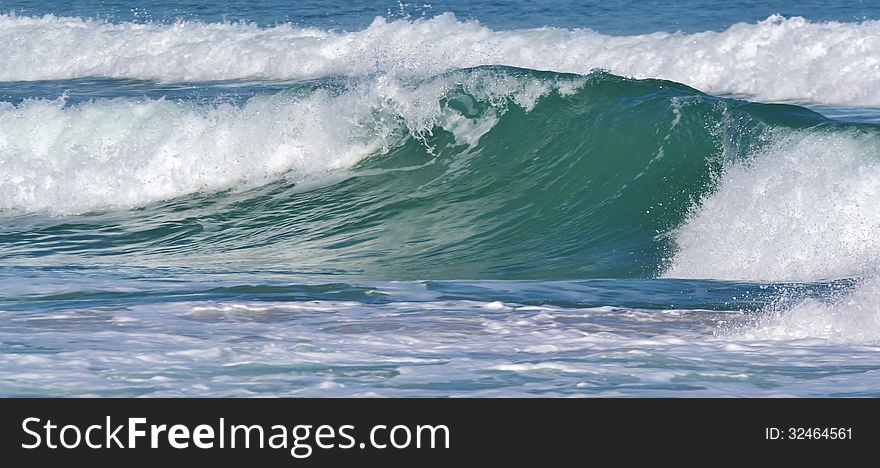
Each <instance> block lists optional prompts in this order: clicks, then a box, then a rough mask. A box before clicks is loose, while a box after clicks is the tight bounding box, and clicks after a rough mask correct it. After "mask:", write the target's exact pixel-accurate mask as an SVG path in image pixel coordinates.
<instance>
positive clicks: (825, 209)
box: [665, 130, 880, 281]
mask: <svg viewBox="0 0 880 468" xmlns="http://www.w3.org/2000/svg"><path fill="white" fill-rule="evenodd" d="M772 139H773V142H772V143H771V144H769V145H767V146H764V147H761V148H760V149H756V150H755V154H753V155H752V156H751V157H750V158H748V159H747V160H745V161H742V162H739V163H732V164H729V165H728V167H727V168H726V169H725V172H724V174H723V175H721V176H720V182H719V186H718V188H717V190H715V191H714V192H712V193H710V194H709V195H708V196H706V197H705V198H704V199H703V200H702V201H700V202H699V204H698V205H697V206H696V207H695V208H694V210H693V212H692V214H691V215H690V217H689V218H688V219H687V221H686V222H685V223H684V225H683V226H682V227H681V228H679V229H678V230H677V231H676V232H675V233H674V237H675V241H676V243H677V244H678V248H679V250H678V253H677V254H676V255H675V256H674V258H673V260H672V265H671V267H670V268H669V269H668V271H667V272H666V274H665V276H667V277H677V278H714V279H729V280H758V281H819V280H826V279H836V278H847V277H857V276H864V275H870V274H873V273H874V272H876V270H877V268H878V266H880V159H878V155H880V139H878V137H877V136H876V135H875V134H871V133H862V132H859V131H840V130H837V131H798V132H790V131H779V132H777V135H776V136H775V137H772Z"/></svg>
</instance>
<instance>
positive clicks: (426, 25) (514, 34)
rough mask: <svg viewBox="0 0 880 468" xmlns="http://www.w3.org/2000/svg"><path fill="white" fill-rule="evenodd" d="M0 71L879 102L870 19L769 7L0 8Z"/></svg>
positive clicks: (878, 33)
mask: <svg viewBox="0 0 880 468" xmlns="http://www.w3.org/2000/svg"><path fill="white" fill-rule="evenodd" d="M0 42H2V43H4V44H7V48H6V50H5V53H4V54H3V55H2V56H0V80H5V81H29V80H50V79H70V78H79V77H117V78H136V79H150V80H160V81H205V80H229V79H250V78H260V79H281V80H290V79H306V78H315V77H323V76H330V75H348V76H356V75H365V74H371V73H379V72H384V73H395V74H400V75H409V76H412V75H417V76H422V77H424V76H431V75H435V74H438V73H441V72H443V71H447V70H451V69H456V68H467V67H475V66H480V65H507V66H514V67H520V68H530V69H539V70H551V71H557V72H567V73H579V74H586V73H589V72H590V71H591V70H593V69H596V68H603V69H607V70H609V71H611V72H612V73H615V74H619V75H626V76H632V77H636V78H661V79H668V80H673V81H678V82H681V83H685V84H688V85H690V86H694V87H696V88H699V89H702V90H704V91H707V92H712V93H716V94H718V93H722V94H724V93H727V94H741V95H747V96H752V97H755V98H757V99H760V100H764V101H781V100H800V101H810V102H815V103H824V104H839V105H852V106H878V105H880V23H878V22H876V21H864V22H861V23H837V22H827V23H813V22H809V21H807V20H805V19H803V18H800V17H794V18H783V17H781V16H778V15H775V16H771V17H770V18H768V19H766V20H764V21H761V22H759V23H756V24H745V23H740V24H736V25H733V26H731V27H730V28H728V29H727V30H725V31H721V32H714V31H709V32H701V33H695V34H682V33H673V34H670V33H654V34H646V35H636V36H624V37H620V36H607V35H602V34H599V33H597V32H594V31H592V30H587V29H583V30H567V29H557V28H541V29H530V30H514V31H495V30H492V29H489V28H487V27H484V26H482V25H480V24H479V23H478V22H475V21H459V20H457V19H456V18H455V16H454V15H452V14H450V13H446V14H442V15H439V16H437V17H434V18H432V19H427V20H415V21H408V20H396V21H391V22H389V21H387V20H385V19H384V18H381V17H379V18H376V20H375V21H374V22H373V23H372V24H371V25H370V26H369V27H367V28H366V29H364V30H361V31H354V32H335V31H324V30H319V29H315V28H297V27H294V26H291V25H289V24H283V25H278V26H273V27H258V26H256V25H252V24H241V23H235V24H229V23H207V24H206V23H200V22H187V21H181V22H177V23H174V24H155V23H153V24H140V23H106V22H101V21H95V20H89V19H81V18H64V17H55V16H52V15H48V16H44V17H18V16H14V15H8V14H7V15H0Z"/></svg>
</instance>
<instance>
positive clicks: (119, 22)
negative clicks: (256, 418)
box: [0, 0, 880, 396]
mask: <svg viewBox="0 0 880 468" xmlns="http://www.w3.org/2000/svg"><path fill="white" fill-rule="evenodd" d="M0 14H2V16H0V44H2V46H3V49H4V50H5V51H6V52H5V53H4V57H0V395H2V396H273V395H277V396H299V395H302V396H779V395H793V396H877V395H880V385H878V384H877V382H880V379H878V377H880V353H878V351H880V308H878V304H880V277H878V276H877V271H878V267H880V202H878V201H877V200H878V199H877V196H876V194H877V187H878V186H880V159H878V158H880V111H878V109H880V69H878V67H880V65H878V64H880V22H877V20H880V2H867V1H859V2H842V3H840V4H838V5H828V4H827V2H817V1H799V2H790V1H764V2H752V1H740V2H722V3H721V4H716V2H705V1H678V2H666V1H660V2H645V3H638V2H636V3H634V2H618V1H603V2H592V1H590V2H568V1H556V2H463V1H458V0H448V1H439V2H417V3H398V2H388V1H368V2H361V3H359V4H358V5H352V4H350V2H336V1H305V2H278V1H255V2H239V1H225V2H201V1H176V2H165V1H154V2H149V1H148V2H140V3H138V4H136V5H134V6H133V5H131V4H126V3H125V2H115V1H103V2H80V1H72V2H40V3H39V4H36V5H35V4H33V2H16V1H0ZM377 17H378V18H377Z"/></svg>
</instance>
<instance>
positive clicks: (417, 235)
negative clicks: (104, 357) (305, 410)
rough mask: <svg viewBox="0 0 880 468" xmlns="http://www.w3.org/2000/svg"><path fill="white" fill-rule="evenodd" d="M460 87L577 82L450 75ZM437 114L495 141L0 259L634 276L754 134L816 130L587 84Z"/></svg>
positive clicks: (794, 115)
mask: <svg viewBox="0 0 880 468" xmlns="http://www.w3.org/2000/svg"><path fill="white" fill-rule="evenodd" d="M487 70H488V71H487ZM477 72H479V73H487V72H488V73H491V74H494V75H495V76H497V79H503V80H512V81H513V82H517V81H524V80H535V79H538V80H545V81H559V80H577V79H580V77H574V76H569V75H559V74H555V73H549V72H546V73H545V72H537V71H528V70H519V69H509V68H491V69H485V68H484V69H475V70H465V71H462V72H459V73H464V74H465V75H466V74H468V73H477ZM318 88H320V85H319V86H318ZM313 91H314V90H313ZM439 106H440V108H441V109H443V110H444V112H446V113H447V114H448V115H455V116H458V117H460V119H461V121H462V122H465V123H466V124H468V125H472V126H479V125H480V124H481V123H485V122H490V123H494V126H492V127H491V129H490V130H488V132H485V133H483V134H482V136H481V137H480V138H479V139H478V140H476V139H472V140H471V141H462V138H458V139H457V137H456V135H454V134H453V133H452V132H450V131H447V130H444V129H443V128H442V127H440V126H435V127H434V128H432V129H430V130H429V131H423V132H420V133H416V134H415V135H413V134H410V135H409V136H408V137H406V138H403V139H402V140H401V143H399V144H393V145H392V146H391V148H390V149H389V150H388V151H387V152H384V153H380V154H374V155H373V156H371V157H369V158H366V159H365V160H363V161H362V162H361V163H359V164H358V165H357V166H356V167H355V168H354V169H353V170H351V171H349V172H347V173H346V174H345V177H344V180H341V181H337V182H336V183H333V184H331V185H325V186H323V187H319V188H313V189H308V187H304V186H303V185H302V184H299V185H297V184H293V183H291V182H288V181H285V180H282V181H277V182H275V183H272V184H269V185H266V186H263V187H261V188H258V189H253V190H249V191H245V192H237V193H231V192H224V193H215V194H210V195H200V196H189V197H184V198H179V199H175V200H172V201H169V202H164V203H160V204H157V205H152V206H149V207H147V208H143V209H139V210H134V211H124V212H123V211H117V212H109V213H103V214H92V215H82V216H77V217H71V218H61V219H45V218H41V217H36V216H30V217H28V216H25V217H23V218H22V219H18V220H17V222H16V223H15V227H14V228H6V229H5V230H4V231H2V232H0V236H2V238H0V245H2V246H3V249H4V252H2V253H3V254H4V255H5V256H6V257H7V258H10V259H16V260H23V261H29V262H30V263H33V261H34V259H36V258H39V259H40V261H42V262H45V263H52V262H54V261H58V262H67V263H70V262H71V261H73V262H84V261H87V262H94V263H115V262H120V263H126V264H141V265H151V266H176V265H181V264H186V265H194V266H199V267H203V268H211V267H220V266H223V267H228V266H231V265H232V266H235V265H238V266H240V267H245V266H246V267H247V268H249V269H251V270H254V269H260V270H266V269H272V270H284V271H295V272H301V273H304V274H331V275H342V276H350V277H354V278H369V279H370V280H382V279H389V280H408V279H538V278H540V279H544V280H547V279H577V278H590V277H650V276H655V275H657V274H659V273H660V272H661V271H662V269H663V268H664V265H665V261H666V259H667V258H669V256H670V255H671V253H672V252H673V250H674V248H675V246H674V245H673V241H672V239H671V237H670V236H669V235H668V233H669V232H670V231H671V230H672V229H674V228H676V227H677V226H679V225H681V223H682V222H683V221H684V219H685V217H686V216H687V215H688V212H689V210H690V208H691V207H692V206H693V204H694V203H695V202H696V201H697V200H699V199H700V198H701V197H702V196H703V195H704V194H706V193H707V192H708V191H710V190H711V189H712V186H713V181H714V180H715V176H716V175H717V174H719V173H720V172H721V171H722V169H723V167H724V164H725V162H726V161H728V160H731V159H738V158H742V157H744V156H745V155H746V154H747V153H748V152H750V151H753V150H754V148H755V147H756V146H760V145H762V144H764V143H765V140H766V138H765V134H766V133H767V132H768V129H778V128H780V127H788V128H792V129H800V128H806V127H811V126H816V125H827V123H825V124H823V121H824V118H822V117H821V116H820V115H818V114H815V113H813V112H811V111H808V110H806V109H802V108H799V107H796V106H788V105H763V104H751V103H745V102H741V101H735V100H726V99H721V98H717V97H712V96H708V95H705V94H702V93H700V92H698V91H695V90H693V89H691V88H688V87H686V86H683V85H679V84H676V83H672V82H666V81H658V80H631V79H625V78H621V77H617V76H614V75H610V74H607V73H602V72H596V73H593V74H592V75H590V76H588V77H586V78H584V79H583V83H581V84H580V86H579V87H578V88H577V89H576V90H574V91H573V92H571V93H560V92H559V91H553V92H551V93H550V94H548V95H546V96H543V97H542V98H541V99H539V100H538V101H537V104H536V105H535V106H534V108H532V109H530V110H528V111H527V110H525V109H524V108H523V107H521V106H519V105H517V104H515V103H514V102H512V101H511V100H510V99H506V98H504V99H493V98H490V99H477V98H475V97H474V95H473V94H472V93H470V92H468V91H467V87H466V86H452V87H451V88H450V89H449V90H447V91H446V92H445V93H443V95H442V98H441V99H440V101H439ZM377 118H383V119H385V118H387V116H378V114H377ZM401 125H403V124H401ZM35 239H39V240H40V242H38V243H37V242H34V240H35ZM180 252H187V253H188V255H186V256H185V257H184V256H181V255H180ZM243 271H246V270H243Z"/></svg>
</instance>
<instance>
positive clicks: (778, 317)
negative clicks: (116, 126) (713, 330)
mask: <svg viewBox="0 0 880 468" xmlns="http://www.w3.org/2000/svg"><path fill="white" fill-rule="evenodd" d="M877 304H880V278H878V277H872V278H869V279H867V280H865V281H863V282H862V283H861V284H859V285H858V286H856V289H855V290H854V291H852V292H851V293H849V294H846V295H843V296H841V297H836V298H831V299H829V298H825V299H823V300H819V299H804V300H802V301H800V302H798V303H797V304H795V305H794V306H790V307H787V308H785V309H781V310H772V309H771V310H770V311H769V312H768V313H767V315H766V316H764V317H763V318H761V319H760V320H759V321H758V322H757V323H755V324H753V325H752V326H748V327H744V328H742V329H740V330H738V331H737V332H736V333H734V334H732V335H731V336H729V338H731V339H739V340H815V341H820V342H822V343H828V344H863V345H876V344H878V343H880V307H878V305H877Z"/></svg>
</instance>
